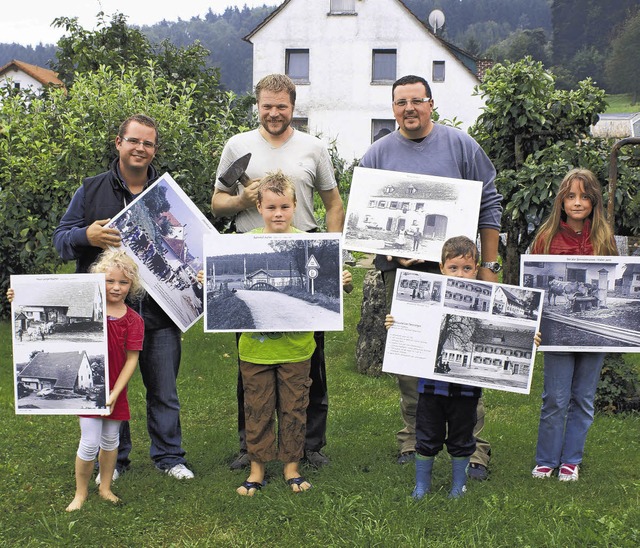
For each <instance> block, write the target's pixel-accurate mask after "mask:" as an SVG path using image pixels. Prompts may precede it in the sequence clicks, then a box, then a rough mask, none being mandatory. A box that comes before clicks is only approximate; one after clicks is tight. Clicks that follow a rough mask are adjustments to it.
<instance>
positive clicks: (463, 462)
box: [449, 457, 471, 499]
mask: <svg viewBox="0 0 640 548" xmlns="http://www.w3.org/2000/svg"><path fill="white" fill-rule="evenodd" d="M470 460H471V457H462V458H459V457H458V458H456V457H452V458H451V467H452V470H453V482H452V485H451V491H449V498H451V499H457V498H460V497H461V496H462V495H464V492H465V491H466V490H467V487H466V485H467V468H468V467H469V461H470Z"/></svg>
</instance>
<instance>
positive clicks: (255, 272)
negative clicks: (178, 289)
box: [204, 233, 343, 332]
mask: <svg viewBox="0 0 640 548" xmlns="http://www.w3.org/2000/svg"><path fill="white" fill-rule="evenodd" d="M204 250H205V287H206V292H205V294H206V303H205V331H208V332H224V331H259V332H282V331H341V330H342V329H343V312H342V263H341V258H342V247H341V245H340V236H339V235H337V234H331V233H315V234H307V233H295V234H228V235H224V236H219V237H217V238H215V237H208V238H205V241H204Z"/></svg>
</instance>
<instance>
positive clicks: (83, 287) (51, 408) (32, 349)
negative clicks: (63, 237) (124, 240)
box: [10, 274, 109, 415]
mask: <svg viewBox="0 0 640 548" xmlns="http://www.w3.org/2000/svg"><path fill="white" fill-rule="evenodd" d="M104 280H105V278H104V274H60V275H58V274H43V275H20V276H11V282H10V283H11V288H12V289H13V290H14V293H15V297H14V300H13V303H12V305H11V326H12V341H13V373H14V393H15V411H16V414H19V415H77V414H83V415H104V414H106V413H107V408H106V407H105V402H106V401H107V398H108V397H109V386H108V385H109V383H108V382H105V379H108V378H109V377H108V367H109V365H108V363H107V329H106V318H105V314H104V311H105V307H106V301H105V282H104Z"/></svg>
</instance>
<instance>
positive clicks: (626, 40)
mask: <svg viewBox="0 0 640 548" xmlns="http://www.w3.org/2000/svg"><path fill="white" fill-rule="evenodd" d="M606 74H607V80H608V82H609V83H610V84H611V86H612V88H613V89H614V90H615V91H617V92H618V93H631V94H632V104H635V103H636V102H637V100H638V92H639V91H640V11H638V13H636V15H635V17H632V18H631V19H629V20H628V21H627V22H626V24H625V25H624V27H623V29H622V31H621V32H620V34H619V35H618V36H617V37H616V38H615V39H614V40H613V42H611V54H610V55H609V57H608V59H607V63H606Z"/></svg>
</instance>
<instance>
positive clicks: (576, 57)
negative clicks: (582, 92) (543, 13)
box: [551, 0, 638, 89]
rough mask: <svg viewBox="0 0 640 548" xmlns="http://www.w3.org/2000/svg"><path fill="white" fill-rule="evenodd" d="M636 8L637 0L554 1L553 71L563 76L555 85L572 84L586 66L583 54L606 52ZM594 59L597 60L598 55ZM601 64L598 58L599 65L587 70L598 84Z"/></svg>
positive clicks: (565, 85) (599, 55)
mask: <svg viewBox="0 0 640 548" xmlns="http://www.w3.org/2000/svg"><path fill="white" fill-rule="evenodd" d="M637 9H638V0H608V1H607V2H602V0H555V1H554V2H553V4H552V7H551V12H552V20H553V64H554V66H555V67H558V68H557V69H556V70H555V72H556V73H558V74H562V76H563V78H562V80H560V81H559V82H558V85H560V86H562V87H564V88H566V89H570V88H571V87H573V86H575V85H576V83H577V82H578V81H579V80H580V73H582V74H584V69H585V66H586V65H588V59H587V58H585V57H584V54H585V53H589V54H592V52H597V56H598V57H600V58H602V56H604V55H606V52H607V50H608V48H609V45H610V43H611V41H612V40H613V39H614V38H615V37H616V36H617V35H618V34H619V32H620V28H621V27H622V25H624V23H625V21H626V20H627V19H628V18H629V16H630V14H633V13H634V12H635V11H637ZM580 52H583V53H582V55H580ZM593 61H594V62H598V60H597V58H596V59H593ZM602 66H603V65H602V63H601V61H600V65H597V64H595V65H592V67H591V68H592V69H593V70H594V71H593V72H588V73H587V74H588V75H589V76H591V77H592V78H595V79H597V80H598V81H599V82H600V83H601V84H602V83H604V82H603V79H602V76H603V74H602V70H601V67H602ZM561 69H564V71H566V72H564V71H562V70H561Z"/></svg>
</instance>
